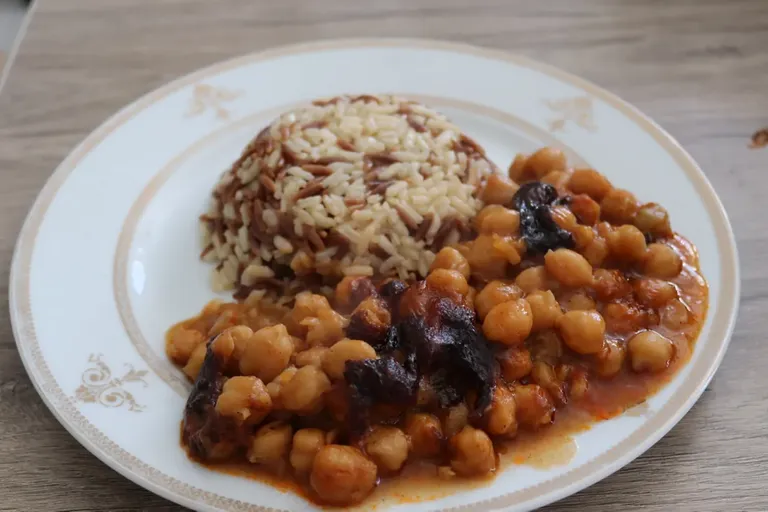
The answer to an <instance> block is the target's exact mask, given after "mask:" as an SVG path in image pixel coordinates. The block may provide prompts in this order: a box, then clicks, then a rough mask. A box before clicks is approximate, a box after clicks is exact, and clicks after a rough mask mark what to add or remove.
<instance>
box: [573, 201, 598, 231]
mask: <svg viewBox="0 0 768 512" xmlns="http://www.w3.org/2000/svg"><path fill="white" fill-rule="evenodd" d="M569 206H570V208H571V211H572V212H573V214H574V215H575V216H576V218H577V219H579V222H581V223H582V224H586V225H587V226H592V225H594V224H597V221H598V220H600V205H599V204H598V203H597V201H595V200H594V199H592V198H591V197H589V196H588V195H586V194H578V195H575V196H573V197H572V198H571V203H570V205H569Z"/></svg>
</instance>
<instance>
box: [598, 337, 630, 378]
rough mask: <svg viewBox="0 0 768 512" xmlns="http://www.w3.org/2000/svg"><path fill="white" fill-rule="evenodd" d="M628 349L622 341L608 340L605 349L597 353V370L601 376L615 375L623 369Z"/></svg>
mask: <svg viewBox="0 0 768 512" xmlns="http://www.w3.org/2000/svg"><path fill="white" fill-rule="evenodd" d="M626 356H627V350H626V348H625V347H624V345H623V344H622V343H619V342H617V341H614V340H606V342H605V347H603V350H601V351H600V352H598V353H597V354H595V365H594V369H595V372H596V373H597V374H598V375H599V376H600V377H613V376H614V375H616V374H617V373H619V372H620V371H621V368H622V366H624V359H625V358H626Z"/></svg>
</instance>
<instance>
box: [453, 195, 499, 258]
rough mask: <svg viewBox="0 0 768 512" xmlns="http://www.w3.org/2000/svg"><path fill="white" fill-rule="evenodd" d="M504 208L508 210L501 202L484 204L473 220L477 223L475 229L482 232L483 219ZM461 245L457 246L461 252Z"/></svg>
mask: <svg viewBox="0 0 768 512" xmlns="http://www.w3.org/2000/svg"><path fill="white" fill-rule="evenodd" d="M503 210H506V208H504V207H503V206H501V205H500V204H489V205H486V206H484V207H483V208H482V209H481V210H480V211H479V212H477V215H475V218H474V220H473V223H474V225H475V230H476V231H477V232H478V233H481V232H482V227H483V221H485V218H486V217H488V216H490V215H491V214H492V213H496V212H500V211H503ZM460 247H461V246H459V247H458V248H457V250H458V251H459V252H461V250H460Z"/></svg>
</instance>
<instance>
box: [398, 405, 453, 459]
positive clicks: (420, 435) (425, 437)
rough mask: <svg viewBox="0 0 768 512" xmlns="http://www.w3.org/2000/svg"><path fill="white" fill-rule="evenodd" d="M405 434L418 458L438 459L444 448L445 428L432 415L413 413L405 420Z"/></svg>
mask: <svg viewBox="0 0 768 512" xmlns="http://www.w3.org/2000/svg"><path fill="white" fill-rule="evenodd" d="M405 433H406V434H407V435H408V438H409V439H410V441H411V443H410V446H411V451H412V452H413V453H414V455H416V456H417V457H424V458H429V457H436V456H438V455H440V452H441V451H442V447H443V439H444V438H443V428H442V426H441V425H440V420H438V419H437V417H436V416H433V415H432V414H426V413H411V414H409V415H408V416H407V417H406V419H405Z"/></svg>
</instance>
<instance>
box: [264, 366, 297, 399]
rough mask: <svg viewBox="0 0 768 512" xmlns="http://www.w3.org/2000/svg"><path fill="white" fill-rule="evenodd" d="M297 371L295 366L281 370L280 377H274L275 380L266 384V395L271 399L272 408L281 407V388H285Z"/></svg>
mask: <svg viewBox="0 0 768 512" xmlns="http://www.w3.org/2000/svg"><path fill="white" fill-rule="evenodd" d="M297 371H298V369H297V368H296V367H295V366H289V367H288V368H286V369H285V370H283V371H282V372H281V373H280V375H278V376H277V377H275V379H274V380H273V381H272V382H270V383H269V384H267V393H269V396H270V397H271V398H272V405H273V408H275V409H277V408H278V406H279V407H282V402H281V397H282V393H283V386H285V385H286V384H287V383H288V382H289V381H290V380H291V379H292V378H293V376H294V375H296V372H297Z"/></svg>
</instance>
